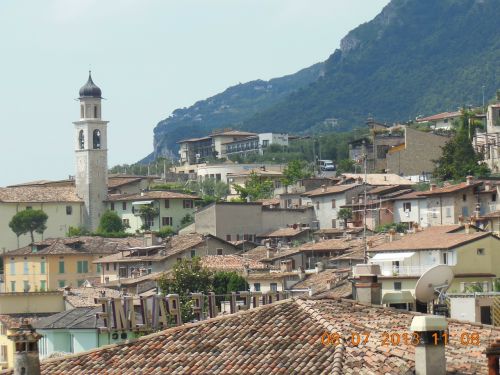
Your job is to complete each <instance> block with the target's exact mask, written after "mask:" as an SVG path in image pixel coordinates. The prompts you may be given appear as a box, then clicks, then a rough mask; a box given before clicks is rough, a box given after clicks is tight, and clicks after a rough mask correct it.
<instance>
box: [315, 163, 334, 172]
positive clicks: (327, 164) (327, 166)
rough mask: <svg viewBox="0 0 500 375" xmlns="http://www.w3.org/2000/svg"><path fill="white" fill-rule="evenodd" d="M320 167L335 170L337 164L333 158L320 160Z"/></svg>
mask: <svg viewBox="0 0 500 375" xmlns="http://www.w3.org/2000/svg"><path fill="white" fill-rule="evenodd" d="M318 164H319V168H320V169H321V170H322V171H334V170H335V164H333V161H331V160H318Z"/></svg>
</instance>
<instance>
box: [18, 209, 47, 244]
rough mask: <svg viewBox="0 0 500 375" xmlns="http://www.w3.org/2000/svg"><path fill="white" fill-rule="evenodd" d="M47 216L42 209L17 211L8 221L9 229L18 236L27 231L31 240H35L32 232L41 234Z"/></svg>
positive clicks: (44, 227) (45, 227)
mask: <svg viewBox="0 0 500 375" xmlns="http://www.w3.org/2000/svg"><path fill="white" fill-rule="evenodd" d="M48 218H49V217H48V216H47V214H46V213H45V212H43V211H42V210H24V211H19V212H18V213H17V214H15V215H14V216H13V217H12V220H11V221H10V223H9V227H10V229H12V231H13V232H14V233H15V234H16V236H17V237H19V236H20V235H22V234H26V233H28V232H29V234H30V236H31V242H32V243H33V242H35V237H34V235H33V233H34V232H36V233H39V234H42V233H43V232H44V231H45V229H47V226H46V224H47V219H48Z"/></svg>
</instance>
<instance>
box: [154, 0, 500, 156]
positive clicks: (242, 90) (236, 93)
mask: <svg viewBox="0 0 500 375" xmlns="http://www.w3.org/2000/svg"><path fill="white" fill-rule="evenodd" d="M499 19H500V0H438V1H436V0H393V1H391V2H390V3H389V4H388V5H387V6H386V7H385V8H384V9H383V10H382V12H381V13H380V14H379V15H377V16H376V17H375V18H374V19H373V20H372V21H370V22H367V23H365V24H362V25H360V26H358V27H357V28H356V29H354V30H352V31H351V32H349V33H348V35H347V36H346V37H344V38H343V39H342V41H341V43H340V49H338V50H336V51H335V52H334V53H333V54H332V55H331V56H330V57H329V58H328V59H327V61H325V62H324V63H323V64H318V65H314V66H312V67H310V68H307V69H304V70H302V71H300V72H298V73H296V74H294V75H291V76H287V77H282V78H276V79H273V80H270V81H269V82H264V81H253V82H249V83H246V84H242V85H237V86H234V87H231V88H229V89H227V90H226V91H224V92H223V93H221V94H218V95H216V96H214V97H212V98H209V99H207V100H203V101H199V102H197V103H196V104H194V105H193V106H191V107H189V108H187V109H178V110H176V111H174V113H173V114H172V116H171V117H169V118H168V119H166V120H163V121H161V122H160V123H159V124H158V125H157V127H156V128H155V131H154V133H155V141H154V144H155V152H154V153H155V154H156V155H161V154H162V153H164V152H166V151H167V150H170V151H174V152H175V150H176V147H175V142H176V141H177V140H179V139H182V138H187V137H196V136H200V135H204V134H207V133H208V132H209V131H210V130H212V129H214V128H221V127H228V126H232V127H238V128H241V129H244V130H248V131H256V132H261V131H273V132H278V131H286V132H290V133H300V132H314V131H319V130H321V129H322V128H323V123H324V121H325V120H326V119H329V118H336V119H338V128H339V129H350V128H352V127H354V126H356V125H360V124H361V123H363V122H364V120H365V119H366V118H367V117H368V116H370V115H371V116H373V117H375V118H376V119H377V120H378V121H388V122H393V121H406V120H408V119H412V118H415V117H416V116H417V115H427V114H431V113H433V112H441V111H445V110H451V109H456V107H457V106H460V105H468V104H479V103H481V101H482V91H483V88H482V86H483V85H484V86H485V87H484V92H485V94H486V98H488V97H491V96H493V93H494V92H495V90H496V89H497V88H499V87H500V78H499V77H500V22H499ZM332 21H334V20H332Z"/></svg>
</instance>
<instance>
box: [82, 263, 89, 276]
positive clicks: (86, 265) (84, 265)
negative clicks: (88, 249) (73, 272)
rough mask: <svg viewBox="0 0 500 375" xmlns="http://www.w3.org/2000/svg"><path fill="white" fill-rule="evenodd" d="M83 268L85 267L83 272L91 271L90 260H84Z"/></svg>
mask: <svg viewBox="0 0 500 375" xmlns="http://www.w3.org/2000/svg"><path fill="white" fill-rule="evenodd" d="M82 268H83V270H82V271H83V273H88V272H89V262H88V260H84V261H82Z"/></svg>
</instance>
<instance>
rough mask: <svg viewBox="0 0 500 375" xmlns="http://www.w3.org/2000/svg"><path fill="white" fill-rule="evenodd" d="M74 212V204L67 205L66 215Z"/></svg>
mask: <svg viewBox="0 0 500 375" xmlns="http://www.w3.org/2000/svg"><path fill="white" fill-rule="evenodd" d="M72 213H73V207H72V206H66V215H71V214H72Z"/></svg>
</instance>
